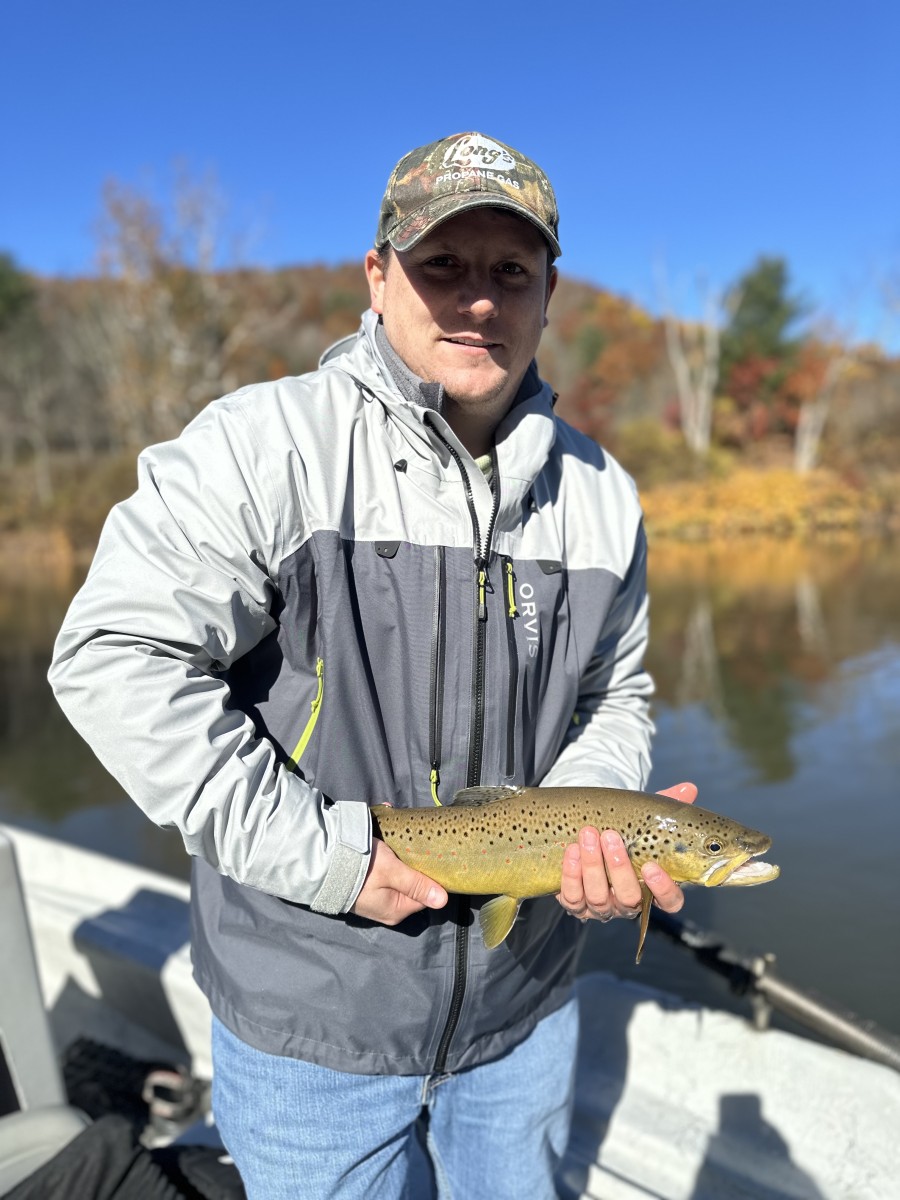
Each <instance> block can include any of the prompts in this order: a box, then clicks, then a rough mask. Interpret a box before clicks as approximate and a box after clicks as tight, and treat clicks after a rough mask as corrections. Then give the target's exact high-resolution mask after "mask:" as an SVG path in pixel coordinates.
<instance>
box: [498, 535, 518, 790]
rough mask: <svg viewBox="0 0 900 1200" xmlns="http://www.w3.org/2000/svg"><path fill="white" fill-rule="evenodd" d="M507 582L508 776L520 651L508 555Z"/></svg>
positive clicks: (513, 756)
mask: <svg viewBox="0 0 900 1200" xmlns="http://www.w3.org/2000/svg"><path fill="white" fill-rule="evenodd" d="M501 562H502V563H503V575H504V578H505V582H506V647H507V650H508V651H509V677H508V680H507V687H508V689H509V690H508V692H507V697H508V698H507V701H506V772H505V773H506V776H507V777H509V776H511V775H512V774H513V772H514V771H515V769H516V693H517V691H518V687H519V651H518V647H517V646H516V627H515V625H514V624H513V622H514V621H515V620H516V618H517V617H518V615H519V610H518V608H517V607H516V575H515V571H514V570H513V561H512V559H511V558H510V557H509V556H508V555H504V557H503V558H502V559H501Z"/></svg>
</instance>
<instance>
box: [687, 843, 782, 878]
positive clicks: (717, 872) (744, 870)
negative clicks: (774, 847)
mask: <svg viewBox="0 0 900 1200" xmlns="http://www.w3.org/2000/svg"><path fill="white" fill-rule="evenodd" d="M767 849H768V846H767V847H765V849H762V850H759V851H758V852H757V854H746V853H745V854H736V855H734V856H733V857H732V858H725V859H722V858H720V859H718V860H717V861H716V862H714V863H713V864H712V866H711V867H709V869H708V870H707V871H706V872H705V873H704V875H703V879H702V882H703V883H704V884H705V885H706V887H752V886H753V885H754V884H757V883H768V882H769V881H770V880H772V879H777V878H778V876H779V875H780V874H781V867H779V866H777V865H776V864H775V863H769V862H763V861H762V860H761V859H759V858H758V857H757V855H758V854H764V853H765V851H766V850H767Z"/></svg>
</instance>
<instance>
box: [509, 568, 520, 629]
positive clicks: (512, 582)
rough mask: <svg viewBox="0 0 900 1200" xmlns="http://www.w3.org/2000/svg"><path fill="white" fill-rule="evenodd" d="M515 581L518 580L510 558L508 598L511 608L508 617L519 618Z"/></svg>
mask: <svg viewBox="0 0 900 1200" xmlns="http://www.w3.org/2000/svg"><path fill="white" fill-rule="evenodd" d="M515 580H516V577H515V575H514V574H513V565H512V559H511V558H508V559H507V560H506V598H507V600H508V601H509V608H508V609H507V614H506V615H507V616H508V617H511V618H512V617H517V616H518V615H519V610H518V609H517V608H516V583H515Z"/></svg>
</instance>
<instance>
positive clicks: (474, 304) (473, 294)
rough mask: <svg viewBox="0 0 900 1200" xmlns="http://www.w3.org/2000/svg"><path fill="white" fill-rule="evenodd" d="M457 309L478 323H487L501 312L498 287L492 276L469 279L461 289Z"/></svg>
mask: <svg viewBox="0 0 900 1200" xmlns="http://www.w3.org/2000/svg"><path fill="white" fill-rule="evenodd" d="M457 307H458V309H459V311H460V312H461V313H470V314H471V315H472V316H473V317H474V318H475V320H477V321H487V320H488V319H489V318H490V317H495V316H496V315H497V314H498V312H499V311H500V302H499V296H498V289H497V285H496V283H495V282H494V280H493V279H491V277H490V276H487V277H486V278H484V277H478V278H468V279H466V280H465V281H464V282H463V284H462V285H461V287H460V289H459V296H458V298H457Z"/></svg>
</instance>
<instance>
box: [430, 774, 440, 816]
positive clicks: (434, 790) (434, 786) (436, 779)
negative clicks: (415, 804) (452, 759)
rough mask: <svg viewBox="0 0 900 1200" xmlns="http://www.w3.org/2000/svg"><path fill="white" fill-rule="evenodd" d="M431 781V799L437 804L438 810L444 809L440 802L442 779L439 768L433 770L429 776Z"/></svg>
mask: <svg viewBox="0 0 900 1200" xmlns="http://www.w3.org/2000/svg"><path fill="white" fill-rule="evenodd" d="M429 781H430V783H431V798H432V800H433V801H434V802H435V804H436V805H437V806H438V808H443V805H442V804H441V802H440V800H439V799H438V784H439V783H440V782H441V777H440V775H439V774H438V769H437V767H432V768H431V774H430V776H429Z"/></svg>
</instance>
